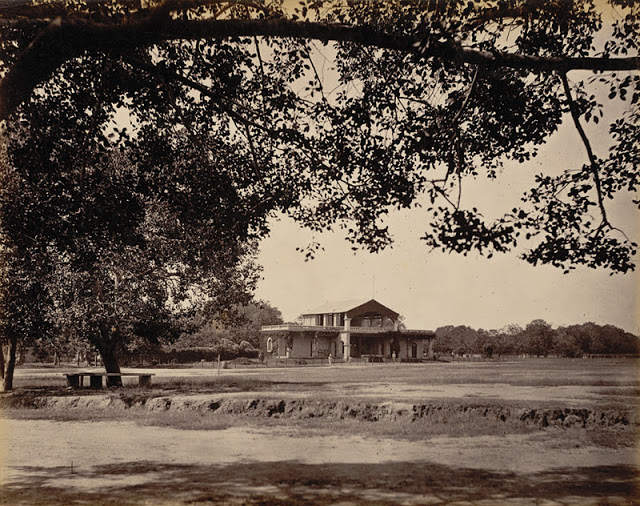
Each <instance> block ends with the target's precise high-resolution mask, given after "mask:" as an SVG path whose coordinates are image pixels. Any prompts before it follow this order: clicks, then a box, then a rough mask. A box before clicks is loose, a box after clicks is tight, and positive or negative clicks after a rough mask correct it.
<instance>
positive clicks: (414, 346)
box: [411, 343, 418, 358]
mask: <svg viewBox="0 0 640 506" xmlns="http://www.w3.org/2000/svg"><path fill="white" fill-rule="evenodd" d="M411 358H418V343H411Z"/></svg>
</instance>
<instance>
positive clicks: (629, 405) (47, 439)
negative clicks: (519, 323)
mask: <svg viewBox="0 0 640 506" xmlns="http://www.w3.org/2000/svg"><path fill="white" fill-rule="evenodd" d="M83 369H84V368H83ZM67 370H73V368H69V369H65V368H50V367H22V368H20V369H18V371H17V374H16V382H15V384H16V391H15V392H14V393H12V394H9V395H8V396H4V397H0V402H2V406H3V417H4V418H5V420H6V422H5V423H6V424H7V427H8V429H7V430H6V431H5V432H6V434H11V433H12V431H14V432H13V433H15V437H14V438H10V439H9V440H8V441H9V442H8V443H6V444H8V446H9V447H10V448H11V447H12V445H13V446H15V448H14V450H15V451H18V452H19V453H21V455H23V457H22V458H21V460H20V459H19V461H18V462H16V463H14V464H11V465H8V466H5V469H4V471H2V472H3V473H4V476H5V478H4V483H5V484H6V487H4V490H5V492H4V495H2V494H0V500H3V501H4V502H5V503H11V504H14V503H15V504H19V503H25V504H34V503H35V504H38V503H41V504H49V503H58V504H76V503H77V504H80V503H82V504H85V503H87V502H91V503H93V504H102V503H105V504H107V503H108V504H129V503H130V504H140V503H149V502H150V503H152V504H156V503H158V504H175V503H185V502H187V503H188V502H193V501H196V502H205V503H206V502H210V503H224V504H235V503H238V504H251V503H257V504H291V503H308V504H333V503H334V502H339V501H346V502H347V503H351V504H397V503H399V502H401V503H406V504H422V503H450V502H452V501H456V500H462V501H471V502H478V501H480V502H483V501H484V503H486V504H502V503H505V504H507V503H513V504H529V503H538V502H540V501H543V502H550V503H551V504H553V501H554V500H557V502H558V503H559V504H581V505H582V504H603V503H606V504H629V503H632V502H633V501H635V500H636V499H639V496H638V464H639V463H638V460H637V457H636V455H637V451H636V448H637V438H638V427H639V426H638V421H637V408H638V394H639V393H640V377H639V376H638V361H636V360H630V359H624V360H609V359H595V360H591V359H589V360H582V359H529V360H514V361H500V362H456V363H428V364H375V365H373V364H368V365H366V366H365V365H358V366H356V365H350V366H349V365H341V366H334V367H328V366H327V367H310V368H304V367H298V368H277V369H267V368H260V369H245V370H243V369H231V370H228V369H227V370H221V371H218V370H217V369H215V368H214V367H212V364H205V367H202V366H201V364H198V365H197V366H195V367H192V368H180V369H162V368H155V369H147V370H145V371H148V372H151V373H153V374H155V376H154V377H153V387H152V388H151V389H141V388H139V387H137V386H136V385H135V384H132V382H130V383H129V384H126V385H125V387H124V388H121V389H109V390H103V391H92V390H88V389H83V390H71V389H68V388H66V386H65V382H64V377H63V375H62V374H63V373H64V372H66V371H67ZM134 371H137V372H140V370H134ZM416 410H418V411H420V413H422V412H424V413H426V414H425V415H424V416H422V414H421V415H420V416H417V415H416ZM556 414H559V416H560V419H557V417H556V419H555V421H554V420H553V419H552V418H553V417H555V416H556ZM580 417H582V418H580ZM547 418H548V419H549V422H547ZM87 422H91V423H89V424H87ZM587 422H589V423H587ZM92 426H95V427H101V429H100V430H99V432H96V433H95V438H92V437H91V433H92V431H91V427H92ZM0 433H2V431H0ZM85 433H86V435H83V434H85ZM150 434H156V436H153V437H151V436H150ZM7 437H8V436H7ZM149 438H151V439H149ZM214 440H215V441H219V443H216V444H217V446H216V445H214V447H212V448H210V449H208V450H205V448H209V447H210V446H211V445H212V444H213V443H212V441H214ZM248 441H252V443H251V444H248ZM169 442H170V448H172V450H171V451H169V452H167V449H166V448H167V445H168V444H169ZM109 448H110V449H111V450H108V449H109ZM117 448H122V450H119V451H118V450H117ZM105 450H108V451H106V452H105ZM285 450H286V451H285ZM208 451H213V452H214V455H213V456H210V455H208V454H205V453H203V452H208ZM43 452H44V453H46V454H47V455H48V456H47V459H45V461H46V462H45V464H42V463H41V462H40V459H41V456H42V455H43V454H44V453H43ZM88 455H91V456H92V458H91V459H89V460H87V459H88V457H87V456H88ZM219 459H222V460H221V461H220V462H218V461H219ZM69 460H74V461H78V462H84V463H85V464H84V465H85V467H86V469H85V471H84V474H82V478H81V477H80V475H78V476H76V477H75V478H73V479H72V481H71V482H70V481H69V477H67V476H66V474H65V473H64V471H63V470H64V469H65V467H64V466H65V465H66V464H64V463H65V462H67V461H69ZM140 461H142V462H143V465H134V464H133V463H134V462H140ZM36 463H39V464H38V465H36ZM384 463H386V464H384ZM187 464H188V465H187ZM61 466H62V467H61ZM114 466H115V467H114ZM167 466H168V467H167ZM181 466H187V467H181ZM183 468H184V469H185V473H186V474H185V473H182V472H176V473H173V472H169V469H183ZM100 469H109V470H110V471H108V473H110V474H109V476H112V478H109V479H108V480H107V479H106V478H105V477H104V476H103V474H102V471H99V470H100ZM187 469H192V472H193V473H194V474H193V476H194V478H192V479H191V478H189V477H188V473H187V471H186V470H187ZM276 469H279V470H280V471H281V472H283V473H286V478H285V477H282V476H281V477H280V478H278V477H277V473H276V474H275V475H274V472H275V471H274V470H276ZM416 469H420V470H421V471H420V472H418V473H416ZM345 472H347V473H348V474H344V473H345ZM113 473H115V474H116V475H117V476H119V478H118V480H120V481H121V482H122V483H124V484H127V483H137V485H136V486H135V487H134V488H133V489H130V490H131V492H130V493H125V492H122V489H121V485H122V483H121V484H120V485H114V481H113V480H114V479H115V475H114V474H113ZM234 473H236V474H234ZM238 473H239V474H238ZM214 476H215V478H214ZM222 477H225V478H224V479H223V478H222ZM554 477H555V481H553V480H554ZM159 479H162V480H165V481H163V482H162V483H163V485H162V487H160V485H159V482H158V480H159ZM447 479H448V480H449V482H448V483H447V485H446V486H443V484H442V483H441V480H447ZM34 480H35V482H37V483H40V484H41V486H40V489H41V490H42V491H43V492H42V494H40V493H36V492H33V487H32V485H31V484H32V483H34ZM74 480H75V481H74ZM220 480H222V482H221V481H220ZM594 480H597V484H596V482H595V481H594ZM120 481H119V482H118V483H120ZM60 483H65V484H66V485H65V488H64V491H63V489H61V488H60V486H61V485H60ZM122 486H124V485H122ZM69 487H70V488H69ZM118 487H120V488H118ZM541 487H543V488H541ZM544 487H546V488H544ZM40 489H39V490H40ZM128 490H129V489H128ZM172 491H174V492H175V494H174V495H171V493H172ZM110 497H115V498H116V500H115V502H114V501H112V500H111V499H110ZM145 501H146V502H145Z"/></svg>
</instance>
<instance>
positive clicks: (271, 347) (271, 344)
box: [267, 338, 273, 353]
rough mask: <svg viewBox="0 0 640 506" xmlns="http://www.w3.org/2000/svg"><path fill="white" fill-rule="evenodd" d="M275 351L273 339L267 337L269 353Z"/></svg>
mask: <svg viewBox="0 0 640 506" xmlns="http://www.w3.org/2000/svg"><path fill="white" fill-rule="evenodd" d="M271 352H273V339H271V338H269V339H267V353H271Z"/></svg>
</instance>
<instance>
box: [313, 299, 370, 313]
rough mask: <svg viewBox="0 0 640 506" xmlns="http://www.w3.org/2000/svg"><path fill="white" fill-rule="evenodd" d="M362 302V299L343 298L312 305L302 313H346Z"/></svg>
mask: <svg viewBox="0 0 640 506" xmlns="http://www.w3.org/2000/svg"><path fill="white" fill-rule="evenodd" d="M363 303H364V301H363V300H362V299H345V300H334V301H330V302H329V301H328V302H325V303H324V304H322V305H321V306H318V307H314V308H313V309H310V310H309V311H305V312H304V313H302V314H326V313H346V312H347V311H349V310H350V309H353V308H354V307H358V306H361V305H362V304H363Z"/></svg>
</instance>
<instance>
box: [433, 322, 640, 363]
mask: <svg viewBox="0 0 640 506" xmlns="http://www.w3.org/2000/svg"><path fill="white" fill-rule="evenodd" d="M435 332H436V340H435V341H434V351H435V352H436V353H453V354H455V355H465V354H482V355H484V356H489V357H491V356H498V355H530V356H536V357H542V356H544V357H546V356H549V355H555V356H560V357H571V358H573V357H582V356H583V355H593V354H595V355H638V354H640V339H639V338H638V337H637V336H634V335H633V334H631V333H629V332H625V331H624V330H622V329H620V328H618V327H615V326H613V325H598V324H595V323H591V322H589V323H583V324H579V325H569V326H567V327H558V328H555V329H554V328H553V327H552V326H551V325H549V324H548V323H547V322H545V321H544V320H541V319H538V320H533V321H532V322H530V323H529V324H527V326H526V327H525V328H524V329H523V328H522V327H519V326H518V325H508V326H507V327H505V328H503V329H500V330H489V331H485V330H482V329H479V330H475V329H472V328H470V327H467V326H465V325H458V326H454V325H447V326H444V327H439V328H438V329H436V331H435Z"/></svg>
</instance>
